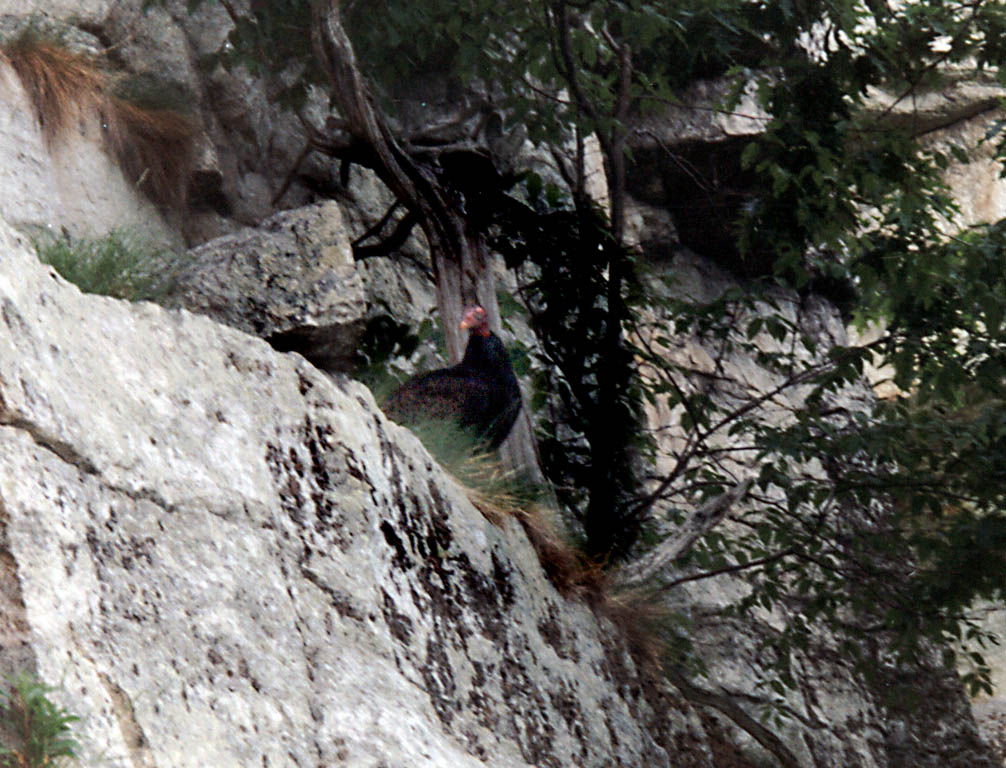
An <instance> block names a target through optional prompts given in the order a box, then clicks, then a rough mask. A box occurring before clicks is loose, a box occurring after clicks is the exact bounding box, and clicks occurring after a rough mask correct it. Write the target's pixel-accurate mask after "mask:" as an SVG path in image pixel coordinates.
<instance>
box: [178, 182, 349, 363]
mask: <svg viewBox="0 0 1006 768" xmlns="http://www.w3.org/2000/svg"><path fill="white" fill-rule="evenodd" d="M188 256H189V260H188V263H187V264H186V266H185V267H184V268H183V269H182V270H180V271H179V273H178V276H177V279H176V282H175V284H174V286H173V288H172V292H171V298H170V300H169V303H170V304H172V305H173V306H180V307H185V308H186V309H189V310H191V311H193V312H199V313H201V314H205V315H208V316H210V317H212V318H214V319H215V320H217V321H218V322H221V323H225V324H227V325H230V326H231V327H233V328H237V329H239V330H242V331H245V332H246V333H252V334H255V335H256V336H260V337H262V338H264V339H268V340H269V341H270V342H271V343H272V344H273V345H274V346H275V347H277V348H278V349H281V350H282V351H291V350H296V351H298V352H301V353H302V354H303V355H304V356H305V357H307V358H308V359H310V360H311V361H313V362H314V363H315V364H317V365H318V366H320V367H323V368H325V369H328V370H339V369H345V368H346V367H348V365H349V360H350V358H351V357H352V356H353V353H354V352H355V350H356V343H357V341H358V339H359V336H360V333H361V332H362V330H363V320H364V314H365V311H366V302H365V296H364V290H363V282H362V281H361V279H360V277H359V275H358V274H357V270H356V266H355V264H354V262H353V253H352V247H351V246H350V240H349V234H348V233H347V230H346V227H345V226H344V224H343V218H342V213H341V211H340V209H339V206H338V205H337V204H336V203H334V202H332V201H328V202H324V203H319V204H317V205H312V206H307V207H305V208H300V209H297V210H294V211H286V212H283V213H278V214H276V215H275V216H273V217H272V218H270V219H268V220H267V221H265V222H263V223H262V224H261V225H260V226H259V227H255V228H246V229H242V230H240V231H239V232H236V233H234V234H233V235H224V236H223V237H218V238H216V239H214V240H211V241H210V242H208V243H205V244H203V245H201V246H199V247H198V248H194V249H192V250H191V251H189V254H188Z"/></svg>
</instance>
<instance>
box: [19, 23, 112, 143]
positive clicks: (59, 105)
mask: <svg viewBox="0 0 1006 768" xmlns="http://www.w3.org/2000/svg"><path fill="white" fill-rule="evenodd" d="M4 53H5V54H6V56H7V59H8V61H9V62H10V64H11V66H12V67H13V68H14V71H15V72H16V73H17V76H18V77H19V78H20V80H21V83H22V84H23V85H24V88H25V91H27V93H28V98H29V99H30V100H31V104H32V107H33V109H34V111H35V119H36V120H38V124H39V127H40V128H41V130H42V135H43V136H44V137H45V139H46V141H48V142H50V143H51V142H53V141H55V140H56V139H57V138H58V137H59V136H61V135H62V134H63V133H64V131H66V129H67V128H68V126H69V124H70V121H71V120H72V118H74V117H76V116H77V115H79V114H80V112H81V110H83V109H87V108H89V107H92V106H95V105H97V104H100V103H101V102H102V101H103V99H104V94H105V91H106V89H107V87H108V77H107V74H106V72H105V71H104V70H103V69H102V68H101V67H100V66H98V65H97V64H96V63H95V61H94V60H93V59H91V58H90V57H88V56H85V55H84V54H81V53H74V52H73V51H69V50H67V49H66V48H64V47H62V46H60V45H59V44H58V43H55V42H50V41H47V40H44V39H42V38H40V37H39V36H38V35H37V34H34V33H30V32H25V33H23V34H21V35H20V36H18V37H16V38H14V39H13V40H11V41H10V42H9V43H7V45H5V46H4Z"/></svg>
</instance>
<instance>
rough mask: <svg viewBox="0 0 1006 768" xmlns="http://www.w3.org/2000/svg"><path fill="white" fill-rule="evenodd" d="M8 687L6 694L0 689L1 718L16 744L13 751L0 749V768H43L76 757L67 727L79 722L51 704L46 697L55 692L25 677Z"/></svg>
mask: <svg viewBox="0 0 1006 768" xmlns="http://www.w3.org/2000/svg"><path fill="white" fill-rule="evenodd" d="M10 684H11V687H10V689H9V690H2V689H0V718H2V719H3V721H4V725H5V726H6V727H7V728H8V729H9V730H10V731H11V732H13V733H14V734H16V737H17V738H18V740H19V743H17V744H16V745H15V746H13V747H12V748H5V747H0V765H2V766H7V767H9V768H43V767H44V766H52V765H56V764H57V763H58V762H60V761H61V759H62V758H74V757H76V756H77V752H78V750H79V749H80V745H79V744H78V743H77V742H76V741H75V740H74V739H73V734H72V731H71V727H70V726H71V725H72V724H73V723H75V722H77V721H78V720H79V719H80V718H78V717H76V716H74V715H71V714H69V713H68V712H67V711H66V710H65V709H64V708H62V707H60V706H57V705H56V704H53V703H52V701H50V699H49V694H50V693H52V692H53V691H54V690H55V688H52V687H50V686H48V685H45V684H44V683H41V682H39V681H38V680H35V679H33V678H31V677H29V676H27V675H22V676H20V677H18V678H16V679H14V680H12V681H10Z"/></svg>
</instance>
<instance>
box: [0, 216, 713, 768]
mask: <svg viewBox="0 0 1006 768" xmlns="http://www.w3.org/2000/svg"><path fill="white" fill-rule="evenodd" d="M0 446H2V448H0V581H2V583H3V585H4V592H3V599H2V602H0V606H2V608H3V610H2V619H3V620H2V621H0V666H2V667H3V671H12V670H13V669H14V667H15V666H16V665H18V664H21V665H23V664H26V663H28V662H30V664H31V666H33V667H35V669H36V670H37V671H38V673H39V674H40V675H41V677H42V678H43V679H44V680H46V681H48V682H50V683H55V684H61V685H62V692H61V693H60V694H59V701H60V703H62V704H63V705H65V706H66V707H67V708H68V709H70V710H71V711H72V712H74V713H76V714H78V715H80V716H81V718H82V720H81V723H80V724H79V726H80V727H79V730H78V733H79V737H80V740H81V742H82V743H83V745H84V755H83V760H82V764H84V765H98V764H101V765H114V766H130V767H133V766H135V767H136V768H140V767H142V768H153V767H155V766H164V767H165V768H168V767H170V768H185V767H187V766H192V768H196V767H198V768H205V767H206V766H214V768H227V767H229V766H235V768H237V767H238V766H241V767H242V768H244V767H246V766H258V765H268V766H295V765H296V766H307V765H311V766H335V765H352V766H356V765H360V766H372V765H389V766H434V767H436V766H444V767H445V768H446V767H448V766H449V767H450V768H460V767H461V766H472V767H473V768H474V767H475V766H486V765H488V766H499V768H514V767H519V766H530V765H534V766H555V767H556V768H558V767H560V766H573V765H576V766H598V767H599V768H600V767H601V766H605V767H606V766H616V765H621V766H641V765H647V766H672V765H673V766H681V765H696V766H698V765H702V766H710V765H712V764H713V763H712V762H711V754H712V753H711V747H710V745H709V743H708V741H707V739H706V737H705V735H704V734H703V732H702V730H701V728H700V727H699V726H698V721H697V720H696V719H695V718H694V716H691V715H689V714H688V712H689V710H688V707H687V705H685V704H683V703H682V702H681V701H680V700H678V699H676V698H674V697H672V696H671V695H670V688H669V687H666V686H665V687H663V688H656V687H653V686H652V685H649V684H648V683H647V681H646V679H645V678H643V677H642V676H640V675H639V673H638V672H637V671H636V670H635V668H634V666H633V664H632V662H631V661H630V659H629V657H628V655H627V653H626V652H625V650H624V646H623V644H622V643H621V641H620V640H619V637H618V635H617V633H616V632H615V631H614V630H613V629H612V628H611V627H609V626H607V625H606V624H605V623H604V622H601V623H599V622H598V620H597V619H596V618H595V616H594V615H593V614H592V612H591V611H590V610H589V609H588V608H587V607H586V606H584V605H582V604H579V603H575V602H568V601H566V600H564V599H563V598H561V597H560V596H559V595H558V594H557V593H556V591H555V590H554V589H553V588H552V586H551V585H550V584H549V582H548V581H547V580H546V578H545V576H544V573H543V571H542V569H541V567H540V566H539V564H538V562H537V558H536V556H535V554H534V552H533V551H532V549H531V548H530V546H529V545H528V542H527V539H526V537H525V535H524V534H523V531H522V530H521V529H520V527H519V526H517V525H516V524H513V523H510V524H508V525H506V526H504V527H503V528H502V529H499V528H496V527H494V526H493V525H491V524H489V523H488V522H487V521H486V520H485V519H484V518H483V517H482V516H481V515H480V514H479V513H478V512H477V511H476V510H475V509H474V508H473V507H472V506H471V504H470V503H469V502H468V501H467V500H466V499H465V497H464V496H463V494H462V493H461V492H460V491H459V489H458V488H457V487H456V486H455V485H454V483H453V482H452V481H451V480H450V479H449V478H448V477H446V476H445V475H444V474H443V473H442V471H441V470H439V468H438V467H437V466H436V465H434V464H433V463H432V461H431V460H430V458H429V457H428V456H427V455H426V453H425V452H424V451H423V450H422V448H421V447H420V446H419V444H418V442H417V441H416V440H415V439H414V438H412V437H411V436H410V435H409V434H408V433H407V432H406V431H404V430H402V429H400V428H398V427H396V426H394V425H393V424H391V423H389V422H387V421H386V420H385V419H384V418H383V416H382V415H381V414H380V413H379V412H378V411H377V410H376V409H375V408H374V405H373V401H372V398H371V397H370V395H369V393H368V392H367V391H366V390H365V389H363V388H362V387H360V386H358V385H355V384H351V383H347V382H333V381H332V380H331V379H329V378H327V377H326V376H324V375H323V374H320V373H319V372H318V371H317V370H315V369H314V368H312V367H311V366H310V365H308V364H307V363H306V362H305V361H304V360H303V359H302V358H300V357H299V356H297V355H281V354H278V353H276V352H274V351H273V350H272V349H270V348H269V347H268V345H266V344H265V342H263V341H260V340H258V339H255V338H252V337H249V336H246V335H244V334H242V333H239V332H237V331H234V330H231V329H229V328H226V327H223V326H219V325H216V324H214V323H213V322H211V321H210V320H208V319H206V318H202V317H198V316H195V315H191V314H188V313H186V312H183V311H167V310H164V309H162V308H160V307H157V306H154V305H151V304H142V305H129V304H126V303H124V302H119V301H115V300H112V299H106V298H101V297H94V296H84V295H82V294H80V293H79V292H78V291H77V290H76V289H75V288H74V287H72V286H70V285H68V284H66V283H65V282H63V281H62V280H61V279H60V278H58V277H57V276H56V275H54V274H53V273H52V272H51V271H50V270H48V269H46V268H44V267H42V266H40V265H39V264H38V263H37V262H36V261H35V260H34V257H33V256H32V255H31V254H30V252H29V249H27V248H26V247H25V243H24V242H23V241H22V240H20V239H19V238H18V237H17V236H16V235H15V234H14V233H13V232H12V231H11V230H10V229H9V228H7V227H6V226H3V227H0ZM676 745H677V746H676Z"/></svg>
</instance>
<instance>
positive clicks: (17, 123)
mask: <svg viewBox="0 0 1006 768" xmlns="http://www.w3.org/2000/svg"><path fill="white" fill-rule="evenodd" d="M69 125H70V128H69V129H68V130H67V131H66V132H65V133H64V134H63V135H61V136H59V137H57V138H56V139H55V140H54V141H52V142H46V140H45V139H44V138H43V136H42V133H41V131H40V129H39V126H38V122H37V121H36V119H35V113H34V111H33V108H32V105H31V102H30V101H29V99H28V95H27V94H26V92H25V90H24V87H23V86H22V85H21V81H20V79H19V78H18V76H17V74H16V73H15V71H14V69H13V68H12V67H11V66H10V65H9V64H8V63H7V62H6V61H3V60H0V218H3V219H5V220H6V221H9V222H12V223H15V224H18V225H27V226H30V227H37V228H42V229H47V230H52V231H55V232H57V233H58V232H60V231H61V230H62V228H66V229H67V230H68V231H69V232H70V233H71V234H73V235H77V236H94V235H100V234H103V233H105V232H107V231H108V230H110V229H114V228H120V229H128V230H130V231H132V232H134V233H136V234H139V235H142V236H145V237H148V238H151V239H152V240H154V241H155V242H158V243H161V244H174V243H177V242H178V241H179V240H180V238H179V235H178V234H177V233H176V232H175V231H174V230H172V228H171V227H170V225H169V224H168V223H167V222H166V221H165V220H164V219H163V218H162V216H161V215H160V213H159V212H158V210H157V208H156V207H155V206H154V205H152V204H151V203H150V202H149V201H148V200H147V199H146V198H144V197H143V195H142V194H140V193H139V192H138V191H137V190H136V189H135V188H134V187H133V186H132V185H130V184H129V183H128V182H127V181H126V179H125V177H124V176H123V174H122V171H121V170H120V169H119V167H118V165H116V163H115V162H114V161H113V160H112V159H111V158H110V157H109V156H108V155H107V154H106V153H105V150H104V146H103V140H102V133H101V131H102V128H101V124H100V119H99V116H98V114H97V113H96V112H94V111H91V110H90V109H88V108H86V107H85V108H84V109H82V110H81V112H80V114H79V115H78V118H77V119H76V120H73V121H70V123H69Z"/></svg>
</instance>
